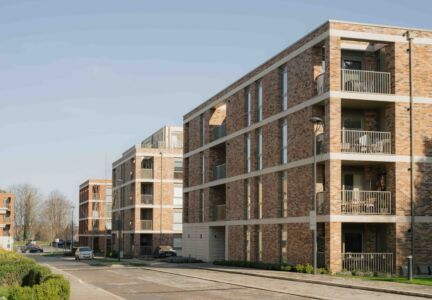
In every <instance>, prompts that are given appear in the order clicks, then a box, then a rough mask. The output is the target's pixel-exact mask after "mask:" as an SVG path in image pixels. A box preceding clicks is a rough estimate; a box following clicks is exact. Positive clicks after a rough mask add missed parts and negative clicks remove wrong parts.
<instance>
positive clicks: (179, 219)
mask: <svg viewBox="0 0 432 300" xmlns="http://www.w3.org/2000/svg"><path fill="white" fill-rule="evenodd" d="M182 223H183V214H182V212H181V210H174V213H173V230H176V231H178V230H182V228H183V226H182Z"/></svg>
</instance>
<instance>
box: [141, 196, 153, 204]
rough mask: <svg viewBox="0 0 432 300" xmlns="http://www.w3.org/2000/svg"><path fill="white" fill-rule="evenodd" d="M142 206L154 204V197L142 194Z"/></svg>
mask: <svg viewBox="0 0 432 300" xmlns="http://www.w3.org/2000/svg"><path fill="white" fill-rule="evenodd" d="M141 204H153V195H152V194H141Z"/></svg>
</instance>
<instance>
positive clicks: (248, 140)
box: [246, 133, 251, 173]
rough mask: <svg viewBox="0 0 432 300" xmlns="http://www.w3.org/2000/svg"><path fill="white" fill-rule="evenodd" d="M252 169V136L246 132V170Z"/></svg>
mask: <svg viewBox="0 0 432 300" xmlns="http://www.w3.org/2000/svg"><path fill="white" fill-rule="evenodd" d="M250 171H251V136H250V133H248V134H246V172H247V173H249V172H250Z"/></svg>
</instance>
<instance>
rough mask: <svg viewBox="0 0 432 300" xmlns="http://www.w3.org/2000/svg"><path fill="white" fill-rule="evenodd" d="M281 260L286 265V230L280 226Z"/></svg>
mask: <svg viewBox="0 0 432 300" xmlns="http://www.w3.org/2000/svg"><path fill="white" fill-rule="evenodd" d="M281 227H282V228H281V243H280V245H281V260H282V263H286V262H287V259H288V230H287V225H285V224H284V225H281Z"/></svg>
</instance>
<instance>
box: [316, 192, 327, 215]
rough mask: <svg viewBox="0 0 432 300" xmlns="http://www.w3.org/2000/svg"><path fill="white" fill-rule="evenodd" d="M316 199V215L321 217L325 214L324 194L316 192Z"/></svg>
mask: <svg viewBox="0 0 432 300" xmlns="http://www.w3.org/2000/svg"><path fill="white" fill-rule="evenodd" d="M316 199H317V208H316V209H317V214H319V215H322V214H324V212H325V206H324V205H325V192H318V193H317V195H316Z"/></svg>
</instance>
